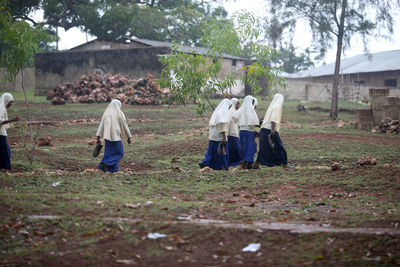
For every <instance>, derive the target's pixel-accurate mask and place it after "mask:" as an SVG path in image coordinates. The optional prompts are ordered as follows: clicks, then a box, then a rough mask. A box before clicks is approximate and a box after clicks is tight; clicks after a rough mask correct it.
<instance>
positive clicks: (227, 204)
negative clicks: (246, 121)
mask: <svg viewBox="0 0 400 267" xmlns="http://www.w3.org/2000/svg"><path fill="white" fill-rule="evenodd" d="M29 97H30V99H31V100H32V102H33V103H34V104H32V113H33V116H34V120H42V121H59V122H60V123H61V124H60V125H59V126H42V127H41V128H40V131H39V133H40V135H42V136H45V135H49V136H51V138H52V141H53V144H54V145H53V146H52V147H39V148H37V151H36V161H35V162H34V164H33V165H30V164H29V163H27V160H26V155H25V153H24V151H25V150H24V148H23V147H22V142H21V140H22V136H23V133H24V132H26V125H25V122H20V123H17V124H16V125H15V126H16V127H14V128H12V129H10V130H9V137H8V141H9V143H10V144H13V145H12V148H11V149H12V163H13V167H14V170H13V172H12V173H11V175H10V176H6V175H4V174H1V176H0V202H1V206H0V212H1V214H2V216H1V217H0V240H1V245H0V252H1V253H0V263H1V264H0V265H13V264H14V265H27V264H29V263H32V264H34V265H60V266H63V265H72V264H74V263H76V262H79V263H80V265H114V264H118V260H123V259H129V260H131V261H133V262H135V263H136V264H137V265H139V266H149V265H153V266H171V265H190V266H204V265H221V266H232V265H236V264H244V265H246V266H252V265H256V266H259V265H306V264H320V265H374V264H377V263H383V264H387V265H390V264H400V254H399V252H398V251H400V250H399V244H400V242H399V240H398V236H387V235H380V236H375V235H374V236H371V235H355V234H322V233H320V234H295V233H290V232H286V231H256V230H238V229H236V230H235V229H229V228H227V229H221V228H216V227H213V226H204V227H199V226H194V225H190V224H175V221H176V220H177V218H178V217H187V216H191V217H192V218H199V219H219V220H226V221H231V222H238V223H251V222H254V221H263V222H295V223H306V224H318V225H330V226H334V227H380V228H393V229H396V227H398V226H399V223H400V211H399V203H400V197H399V196H400V194H399V192H400V166H399V160H398V159H399V157H400V137H398V136H393V135H380V134H374V133H370V132H367V131H357V130H355V129H354V127H353V125H351V124H350V122H351V121H353V120H354V118H353V115H352V114H351V113H348V112H342V113H340V115H339V118H340V120H342V121H343V122H345V125H344V126H343V127H341V128H339V127H337V124H336V122H332V121H330V120H329V118H328V114H327V113H324V112H318V111H310V112H307V113H301V112H297V110H296V106H297V105H298V104H304V103H301V102H286V103H285V106H284V121H285V123H284V124H283V127H282V130H281V137H282V140H283V143H284V145H285V147H286V149H287V153H288V159H289V165H291V166H293V168H290V169H282V168H280V167H274V168H266V167H262V168H261V169H260V170H256V171H254V170H250V171H249V170H240V169H238V168H236V167H233V168H230V170H229V171H211V172H199V171H198V162H199V161H200V160H201V159H202V157H203V156H204V152H205V150H206V149H207V144H208V140H207V137H208V132H207V122H208V117H209V115H210V113H208V114H206V115H205V116H204V117H197V116H196V114H195V113H194V109H193V108H192V107H190V106H187V107H183V106H181V107H167V106H150V107H149V106H124V107H123V111H124V112H125V114H126V116H127V118H128V120H129V124H130V128H131V131H132V134H133V144H132V145H130V146H127V145H125V147H124V148H125V156H124V158H123V160H122V161H121V163H120V169H121V171H120V172H119V173H117V174H114V175H110V174H104V173H101V172H95V173H92V172H90V171H89V172H88V169H96V167H97V164H98V162H99V160H100V159H99V158H93V157H92V156H91V153H92V149H93V146H90V145H88V142H89V141H90V140H91V139H92V138H93V136H94V134H95V132H96V129H97V126H98V122H99V120H100V119H101V116H102V113H103V111H104V109H105V107H106V104H72V105H65V106H52V105H50V104H49V103H48V102H47V101H46V100H45V99H44V98H43V97H36V96H35V97H34V96H33V95H29ZM22 99H23V98H22V95H19V94H17V95H16V103H15V105H14V106H13V107H12V109H11V110H10V117H12V116H14V115H16V114H18V115H20V117H22V118H24V117H25V116H26V114H25V107H24V105H23V103H22ZM267 105H268V102H267V101H265V100H263V101H260V105H259V107H258V109H257V112H258V114H259V116H260V117H262V116H263V115H264V113H265V111H266V108H267ZM306 105H307V106H322V107H329V103H307V104H306ZM343 106H344V107H346V108H357V107H363V106H361V105H357V104H353V103H344V105H343ZM82 118H85V119H90V118H95V119H96V120H97V122H95V123H87V124H84V125H79V124H77V123H69V121H70V120H77V119H82ZM294 124H295V125H294ZM293 125H294V126H293ZM100 156H101V155H100ZM361 156H372V157H375V158H377V159H378V165H376V166H363V167H360V166H357V165H356V162H357V160H358V159H359V158H360V157H361ZM332 162H339V163H340V165H341V169H340V170H338V171H335V172H333V171H331V170H330V165H331V164H332ZM175 167H180V168H181V169H183V172H181V171H179V170H178V169H176V168H175ZM85 170H86V172H85ZM56 182H61V183H59V185H58V186H53V184H54V183H56ZM149 201H150V202H149ZM146 202H147V204H146ZM137 203H140V205H137ZM126 204H131V205H130V206H131V207H134V206H135V205H137V207H136V208H130V207H128V206H129V205H128V206H127V205H126ZM30 215H57V216H60V217H58V218H57V219H48V220H46V219H42V220H38V219H32V218H30V217H29V216H30ZM116 218H124V219H126V220H125V221H124V220H119V221H118V220H116ZM151 232H160V233H165V234H167V237H166V238H165V239H159V240H150V239H148V238H146V236H147V234H148V233H151ZM248 243H261V244H262V248H261V250H260V252H261V253H244V252H241V248H243V247H245V246H246V245H247V244H248Z"/></svg>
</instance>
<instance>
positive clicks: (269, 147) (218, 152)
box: [0, 93, 287, 172]
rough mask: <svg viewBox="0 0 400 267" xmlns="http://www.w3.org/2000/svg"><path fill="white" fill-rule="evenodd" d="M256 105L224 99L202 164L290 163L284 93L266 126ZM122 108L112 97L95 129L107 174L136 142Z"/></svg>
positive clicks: (1, 161)
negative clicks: (282, 132)
mask: <svg viewBox="0 0 400 267" xmlns="http://www.w3.org/2000/svg"><path fill="white" fill-rule="evenodd" d="M13 101H14V99H13V97H12V95H11V94H9V93H4V94H2V95H1V97H0V169H5V170H11V160H10V159H11V152H10V147H9V145H8V143H7V131H6V130H7V128H9V127H10V123H11V122H14V121H18V120H19V117H18V116H16V117H15V118H13V119H9V118H8V109H9V108H10V107H11V105H12V103H13ZM257 105H258V102H257V99H256V98H254V97H252V96H246V97H245V99H244V101H243V105H242V106H240V102H239V100H238V99H236V98H233V99H231V100H228V99H224V100H222V101H221V103H219V105H218V106H217V108H216V109H215V111H214V112H213V114H212V116H211V118H210V122H209V145H208V149H207V152H206V154H205V157H204V160H203V161H202V162H201V163H200V167H205V166H208V167H210V168H212V169H215V170H221V169H225V170H227V169H228V167H229V166H235V165H239V164H240V165H241V167H242V168H244V169H249V168H258V166H259V164H261V165H267V166H276V165H285V166H286V165H287V156H286V151H285V149H284V147H283V144H282V141H281V139H280V137H279V125H280V121H281V117H282V105H283V96H282V95H280V94H276V95H275V96H274V98H273V100H272V102H271V104H270V105H269V108H268V110H267V112H266V114H265V117H264V120H263V122H262V123H261V124H260V121H259V119H258V117H257V113H256V111H255V108H256V106H257ZM121 107H122V103H121V102H120V101H119V100H117V99H113V100H112V101H111V103H110V104H109V105H108V107H107V109H106V110H105V112H104V114H103V116H102V119H101V122H100V125H99V127H98V130H97V133H96V136H97V144H98V145H99V146H101V138H103V139H104V144H105V151H104V156H103V158H102V160H101V162H100V164H99V167H98V168H99V169H100V170H102V171H104V172H106V171H107V172H117V171H118V162H119V161H120V160H121V159H122V157H123V155H124V149H123V144H122V140H121V139H122V138H124V137H126V138H127V142H128V144H130V143H131V133H130V131H129V127H128V124H127V121H126V118H125V115H124V113H123V112H122V111H121ZM256 127H261V131H260V133H258V132H257V131H256V129H257V128H256ZM239 128H240V131H239ZM258 135H259V137H260V149H259V152H258V156H257V160H256V162H255V163H254V155H255V154H256V153H257V144H256V142H255V138H256V137H257V136H258ZM253 163H254V164H253Z"/></svg>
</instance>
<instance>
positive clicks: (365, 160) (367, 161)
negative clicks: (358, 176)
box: [357, 157, 378, 166]
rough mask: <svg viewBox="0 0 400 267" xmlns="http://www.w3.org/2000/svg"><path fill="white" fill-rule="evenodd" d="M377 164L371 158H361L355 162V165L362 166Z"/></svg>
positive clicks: (374, 159)
mask: <svg viewBox="0 0 400 267" xmlns="http://www.w3.org/2000/svg"><path fill="white" fill-rule="evenodd" d="M377 163H378V161H377V160H376V158H373V157H361V158H360V159H359V160H358V161H357V165H360V166H363V165H376V164H377Z"/></svg>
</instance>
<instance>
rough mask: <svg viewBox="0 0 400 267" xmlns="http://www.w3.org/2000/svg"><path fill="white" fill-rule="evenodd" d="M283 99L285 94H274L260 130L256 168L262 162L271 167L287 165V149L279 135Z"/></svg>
mask: <svg viewBox="0 0 400 267" xmlns="http://www.w3.org/2000/svg"><path fill="white" fill-rule="evenodd" d="M283 101H284V97H283V95H281V94H276V95H274V98H273V99H272V102H271V104H270V105H269V107H268V109H267V112H266V113H265V117H264V121H263V123H262V125H261V131H260V150H259V151H258V155H257V160H256V163H255V164H254V166H253V167H254V168H255V169H258V168H259V165H260V164H261V165H266V166H269V167H273V166H279V165H282V166H287V154H286V150H285V148H284V147H283V143H282V140H281V138H280V136H279V128H280V123H281V119H282V107H283Z"/></svg>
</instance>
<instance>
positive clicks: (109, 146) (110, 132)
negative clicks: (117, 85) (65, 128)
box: [96, 99, 131, 172]
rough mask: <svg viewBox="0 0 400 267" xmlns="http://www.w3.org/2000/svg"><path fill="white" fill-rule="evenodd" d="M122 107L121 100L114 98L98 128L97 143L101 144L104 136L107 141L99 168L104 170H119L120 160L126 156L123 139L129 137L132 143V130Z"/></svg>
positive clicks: (128, 139) (105, 141)
mask: <svg viewBox="0 0 400 267" xmlns="http://www.w3.org/2000/svg"><path fill="white" fill-rule="evenodd" d="M121 107H122V103H121V101H119V100H117V99H113V100H112V101H111V103H110V104H109V105H108V107H107V109H106V111H105V112H104V114H103V117H102V118H101V122H100V125H99V128H98V129H97V133H96V136H97V143H98V144H101V141H100V138H101V137H103V138H104V143H105V149H104V156H103V159H102V160H101V162H100V164H99V169H100V170H102V171H103V172H107V171H108V172H118V162H119V161H120V160H121V159H122V157H123V156H124V147H123V145H122V141H121V139H122V138H123V137H127V141H128V144H130V143H131V132H130V131H129V127H128V123H127V122H126V118H125V115H124V113H123V112H122V111H121Z"/></svg>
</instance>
